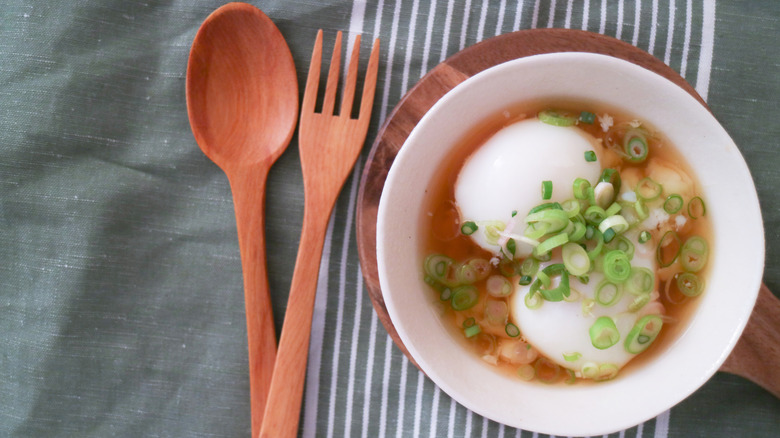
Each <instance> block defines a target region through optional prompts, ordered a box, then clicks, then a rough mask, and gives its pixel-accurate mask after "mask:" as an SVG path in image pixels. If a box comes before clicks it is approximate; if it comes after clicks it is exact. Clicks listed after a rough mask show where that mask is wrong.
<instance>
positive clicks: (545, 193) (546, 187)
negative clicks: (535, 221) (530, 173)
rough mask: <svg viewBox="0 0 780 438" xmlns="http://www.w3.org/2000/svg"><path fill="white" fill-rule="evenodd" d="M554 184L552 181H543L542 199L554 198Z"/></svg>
mask: <svg viewBox="0 0 780 438" xmlns="http://www.w3.org/2000/svg"><path fill="white" fill-rule="evenodd" d="M552 191H553V184H552V181H542V199H544V200H548V199H550V198H552Z"/></svg>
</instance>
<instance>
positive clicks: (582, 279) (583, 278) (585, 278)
mask: <svg viewBox="0 0 780 438" xmlns="http://www.w3.org/2000/svg"><path fill="white" fill-rule="evenodd" d="M577 280H579V282H580V283H582V284H588V283H590V276H589V275H588V274H585V275H580V276H578V277H577Z"/></svg>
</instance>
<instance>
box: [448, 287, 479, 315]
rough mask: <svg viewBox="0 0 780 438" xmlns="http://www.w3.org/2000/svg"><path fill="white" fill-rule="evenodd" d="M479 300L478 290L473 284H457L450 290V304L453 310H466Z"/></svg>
mask: <svg viewBox="0 0 780 438" xmlns="http://www.w3.org/2000/svg"><path fill="white" fill-rule="evenodd" d="M477 301H479V291H477V288H476V287H474V286H470V285H466V286H459V287H457V288H455V289H454V290H453V291H452V300H451V302H450V305H451V306H452V308H453V309H454V310H467V309H470V308H472V307H474V305H476V304H477Z"/></svg>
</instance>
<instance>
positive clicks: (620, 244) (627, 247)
mask: <svg viewBox="0 0 780 438" xmlns="http://www.w3.org/2000/svg"><path fill="white" fill-rule="evenodd" d="M610 248H611V249H619V250H621V251H623V252H624V253H626V256H628V259H629V260H631V259H633V258H634V244H633V243H632V242H631V240H630V239H629V238H627V237H626V236H625V235H620V236H617V238H616V239H614V240H613V241H612V243H611V244H610Z"/></svg>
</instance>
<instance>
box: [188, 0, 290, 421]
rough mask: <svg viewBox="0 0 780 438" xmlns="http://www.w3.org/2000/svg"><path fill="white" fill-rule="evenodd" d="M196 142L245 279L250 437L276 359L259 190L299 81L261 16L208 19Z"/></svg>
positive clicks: (194, 96) (192, 114)
mask: <svg viewBox="0 0 780 438" xmlns="http://www.w3.org/2000/svg"><path fill="white" fill-rule="evenodd" d="M187 113H188V115H189V119H190V125H191V126H192V132H193V134H194V135H195V140H196V141H197V142H198V145H199V146H200V148H201V149H202V150H203V152H204V153H205V154H206V155H207V156H208V157H209V158H210V159H211V160H212V161H214V163H216V164H217V165H218V166H219V167H220V168H222V170H223V171H224V172H225V174H227V177H228V180H229V182H230V187H231V190H232V191H233V202H234V204H235V210H236V223H237V227H238V243H239V247H240V251H241V267H242V270H243V274H244V299H245V305H246V321H247V335H248V340H249V383H250V397H251V407H252V436H257V435H258V433H259V431H260V425H261V422H262V417H263V412H264V410H265V403H266V398H267V394H268V388H269V386H270V382H271V374H272V372H273V367H274V360H275V359H276V334H275V330H274V321H273V316H272V308H271V301H270V296H269V293H268V277H267V273H266V261H265V244H264V226H265V220H264V205H265V184H266V179H267V177H268V171H269V169H270V168H271V165H272V164H273V163H274V161H276V159H277V158H278V157H279V156H280V155H281V154H282V152H283V151H284V149H285V148H286V147H287V145H288V144H289V142H290V138H291V137H292V135H293V131H294V130H295V125H296V120H297V117H298V79H297V75H296V72H295V64H294V63H293V58H292V54H291V53H290V49H289V48H288V47H287V43H286V42H285V40H284V37H283V36H282V34H281V32H279V29H277V27H276V26H275V25H274V24H273V22H272V21H271V20H270V19H269V18H268V17H267V16H266V15H265V14H264V13H263V12H262V11H260V10H259V9H257V8H255V7H254V6H251V5H248V4H245V3H229V4H226V5H224V6H222V7H220V8H219V9H217V10H215V11H214V12H213V13H212V14H211V15H209V16H208V18H206V20H205V21H204V22H203V25H202V26H201V27H200V29H199V30H198V33H197V34H196V35H195V40H194V41H193V43H192V49H191V50H190V58H189V63H188V65H187Z"/></svg>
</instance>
